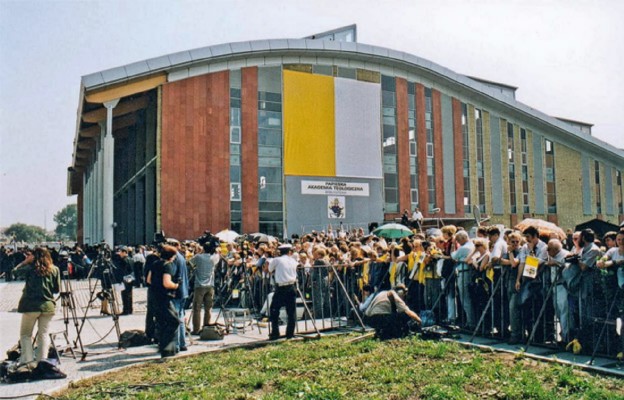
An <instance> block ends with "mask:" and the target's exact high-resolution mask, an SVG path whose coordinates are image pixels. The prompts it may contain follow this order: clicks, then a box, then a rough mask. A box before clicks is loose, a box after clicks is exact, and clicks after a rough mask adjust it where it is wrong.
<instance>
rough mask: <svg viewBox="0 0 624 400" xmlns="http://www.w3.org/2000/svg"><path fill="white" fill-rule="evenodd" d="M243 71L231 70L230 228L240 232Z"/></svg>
mask: <svg viewBox="0 0 624 400" xmlns="http://www.w3.org/2000/svg"><path fill="white" fill-rule="evenodd" d="M240 84H241V71H240V70H233V71H230V229H232V230H234V231H236V232H240V230H241V225H242V214H241V213H240V211H238V212H233V211H232V210H240V209H241V203H240V202H241V201H242V198H243V196H242V191H241V187H242V184H241V152H240V143H241V142H242V124H241V120H242V119H241V88H240Z"/></svg>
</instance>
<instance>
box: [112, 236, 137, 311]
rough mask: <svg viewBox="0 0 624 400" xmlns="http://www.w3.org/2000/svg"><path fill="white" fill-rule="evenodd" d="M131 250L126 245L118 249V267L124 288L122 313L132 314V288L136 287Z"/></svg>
mask: <svg viewBox="0 0 624 400" xmlns="http://www.w3.org/2000/svg"><path fill="white" fill-rule="evenodd" d="M128 253H129V250H128V248H127V247H126V246H121V247H119V248H118V249H117V256H118V258H117V259H116V261H117V262H116V267H117V270H118V274H121V275H122V278H121V281H122V282H123V287H124V289H123V290H122V291H121V303H122V304H123V310H122V312H121V315H130V314H132V288H133V287H134V281H135V278H134V262H133V261H132V259H131V258H130V257H129V254H128Z"/></svg>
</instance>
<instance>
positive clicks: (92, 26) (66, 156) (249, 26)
mask: <svg viewBox="0 0 624 400" xmlns="http://www.w3.org/2000/svg"><path fill="white" fill-rule="evenodd" d="M622 21H624V2H622V1H618V0H612V1H607V0H596V1H580V0H575V1H569V0H551V1H534V0H526V1H513V0H511V1H504V2H502V1H494V0H490V1H468V0H453V1H444V0H440V1H433V0H430V1H421V0H405V1H350V0H349V1H335V0H331V1H329V0H328V1H325V0H323V1H314V0H310V1H306V2H301V1H271V0H263V1H128V0H124V1H6V0H0V227H6V226H8V225H10V224H12V223H14V222H24V223H28V224H34V225H39V226H44V225H46V226H47V228H48V229H51V228H53V226H54V224H53V222H52V216H53V214H54V213H56V212H57V211H58V210H60V209H61V208H63V207H64V206H65V205H67V204H69V203H72V202H75V201H76V198H75V197H67V195H66V191H67V188H66V186H67V182H66V181H67V176H66V170H67V167H68V166H69V165H70V164H71V156H72V148H73V147H72V142H73V139H74V135H75V129H76V112H77V108H78V97H79V87H80V77H81V76H82V75H87V74H90V73H93V72H97V71H101V70H103V69H107V68H111V67H116V66H119V65H124V64H128V63H131V62H134V61H139V60H144V59H146V58H151V57H157V56H160V55H164V54H169V53H173V52H177V51H181V50H187V49H192V48H197V47H203V46H207V45H212V44H218V43H227V42H234V41H241V40H254V39H267V38H285V37H296V38H297V37H303V36H307V35H310V34H312V33H318V32H322V31H325V30H329V29H333V28H336V27H339V26H343V25H348V24H352V23H357V24H358V41H359V42H363V43H368V44H374V45H379V46H383V47H389V48H393V49H397V50H401V51H406V52H409V53H412V54H416V55H418V56H420V57H424V58H426V59H429V60H431V61H433V62H436V63H438V64H441V65H443V66H445V67H447V68H449V69H451V70H454V71H456V72H458V73H462V74H466V75H472V76H477V77H481V78H484V79H488V80H493V81H498V82H503V83H507V84H510V85H513V86H518V87H519V89H518V91H517V99H518V100H519V101H521V102H523V103H525V104H527V105H529V106H531V107H534V108H537V109H539V110H540V111H543V112H545V113H547V114H550V115H553V116H559V117H565V118H569V119H575V120H580V121H585V122H589V123H593V124H594V128H593V133H594V136H596V137H598V138H600V139H602V140H604V141H607V142H609V143H611V144H613V145H615V146H617V147H620V148H622V147H624V119H623V118H622V110H624V74H623V73H622V69H623V67H624V24H623V23H622ZM44 215H45V216H47V217H46V218H45V220H44Z"/></svg>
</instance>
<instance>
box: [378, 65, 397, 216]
mask: <svg viewBox="0 0 624 400" xmlns="http://www.w3.org/2000/svg"><path fill="white" fill-rule="evenodd" d="M381 113H382V121H383V139H382V140H383V142H382V148H383V150H382V151H383V171H384V194H385V199H384V203H385V204H384V210H385V212H388V213H392V212H399V205H398V200H397V199H398V197H399V192H398V191H399V189H398V176H397V159H396V154H397V150H396V147H397V143H396V83H395V78H394V77H391V76H386V75H382V76H381Z"/></svg>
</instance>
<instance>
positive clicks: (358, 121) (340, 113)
mask: <svg viewBox="0 0 624 400" xmlns="http://www.w3.org/2000/svg"><path fill="white" fill-rule="evenodd" d="M380 96H381V85H379V84H376V83H368V82H360V81H356V80H353V79H344V78H333V77H331V76H325V75H314V74H308V73H303V72H295V71H288V70H285V71H284V100H283V112H284V174H285V175H295V176H326V177H361V178H382V176H383V175H382V163H381V105H380V103H381V97H380Z"/></svg>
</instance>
